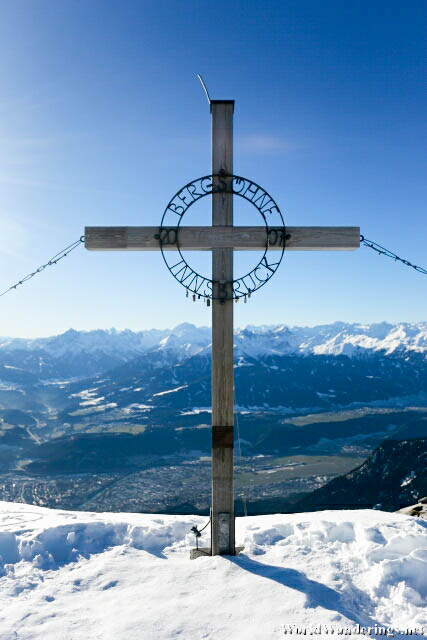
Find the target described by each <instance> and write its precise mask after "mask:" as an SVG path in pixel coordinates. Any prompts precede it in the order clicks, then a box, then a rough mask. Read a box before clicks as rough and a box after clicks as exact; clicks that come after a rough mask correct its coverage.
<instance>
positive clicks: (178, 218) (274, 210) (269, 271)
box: [156, 174, 286, 300]
mask: <svg viewBox="0 0 427 640" xmlns="http://www.w3.org/2000/svg"><path fill="white" fill-rule="evenodd" d="M214 193H232V194H234V195H236V196H240V197H241V198H244V199H245V200H247V201H248V202H250V203H251V204H253V205H254V207H255V208H256V209H257V211H258V212H259V214H260V216H261V217H262V220H263V222H264V225H265V248H264V251H263V254H262V257H261V259H260V260H259V261H258V263H257V264H256V266H255V267H254V268H253V269H252V270H251V271H249V272H248V273H246V274H245V275H244V276H240V277H239V278H235V279H234V280H233V281H232V282H219V283H215V284H218V285H219V286H218V287H215V286H214V282H213V280H212V279H211V278H208V277H207V276H204V275H202V274H200V273H198V272H197V271H196V270H195V269H193V268H192V267H191V266H190V265H189V264H188V262H187V260H186V259H185V258H184V256H183V254H182V251H181V247H180V245H179V236H180V228H182V221H183V219H184V216H185V213H186V212H187V211H188V209H189V208H190V207H191V206H192V205H193V204H194V203H195V202H197V201H198V200H200V199H201V198H204V197H205V196H208V195H211V194H214ZM156 237H157V238H158V240H159V242H160V249H161V252H162V256H163V260H164V262H165V264H166V266H167V268H168V269H169V271H170V272H171V274H172V275H173V277H174V278H175V280H177V281H178V282H179V283H180V284H182V286H183V287H185V288H186V289H187V295H188V292H192V294H193V299H195V298H196V297H197V298H208V299H211V300H213V299H219V300H227V299H230V298H233V299H238V298H243V297H244V298H245V299H246V297H250V296H251V294H252V293H253V292H254V291H257V290H258V289H260V288H261V287H262V286H264V285H265V283H266V282H268V281H269V280H270V279H271V277H272V276H273V274H274V273H275V272H276V271H277V269H278V267H279V265H280V263H281V261H282V258H283V253H284V251H285V245H286V227H285V222H284V219H283V216H282V213H281V211H280V209H279V207H278V206H277V204H276V202H275V201H274V200H273V198H272V197H271V196H270V194H269V193H267V191H265V189H263V188H262V187H260V186H259V185H258V184H256V182H254V181H253V180H249V179H248V178H243V177H241V176H235V175H225V174H224V175H209V176H203V177H201V178H197V179H196V180H193V181H192V182H189V183H188V184H186V185H185V186H184V187H182V189H180V190H179V191H178V192H177V193H176V194H175V195H174V196H173V198H172V199H171V200H170V201H169V203H168V205H167V206H166V209H165V211H164V213H163V216H162V220H161V223H160V229H159V234H158V235H157V236H156ZM171 245H173V248H174V249H176V250H177V251H178V255H179V257H177V255H176V252H175V251H173V252H172V251H167V252H165V249H166V248H168V249H170V248H172V247H171ZM272 247H275V251H274V254H272V253H271V252H270V248H272ZM278 247H280V248H279V249H278ZM280 249H281V250H280ZM182 250H183V251H185V248H183V249H182ZM279 252H280V253H279ZM278 254H279V257H278V258H277V255H278ZM272 255H274V258H273V257H272ZM214 291H218V294H217V295H214Z"/></svg>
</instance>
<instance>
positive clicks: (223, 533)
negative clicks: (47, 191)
mask: <svg viewBox="0 0 427 640" xmlns="http://www.w3.org/2000/svg"><path fill="white" fill-rule="evenodd" d="M201 81H202V80H201ZM202 84H203V87H204V89H205V92H206V96H207V98H208V101H209V105H210V112H211V116H212V172H211V174H210V175H207V176H203V177H201V178H198V179H196V180H193V181H191V182H189V183H188V184H187V185H185V187H183V188H182V189H180V190H179V191H178V192H177V193H176V194H175V196H174V197H173V198H172V199H171V200H170V201H169V203H168V205H167V206H166V209H165V211H164V214H163V217H162V219H161V223H160V225H159V226H158V227H124V226H120V227H86V228H85V246H86V249H89V250H91V251H156V250H158V251H161V253H162V256H163V259H164V261H165V263H166V265H167V266H168V268H169V270H170V272H171V273H172V275H173V276H174V277H175V278H176V279H177V280H178V281H179V282H180V283H181V284H182V285H183V286H184V287H185V288H186V289H187V294H188V293H189V292H191V295H192V297H193V299H196V298H202V297H203V298H206V299H207V302H208V304H212V504H211V547H210V550H208V553H209V552H210V554H211V555H235V553H236V545H235V526H234V524H235V516H234V478H233V443H234V370H233V301H234V300H238V299H239V298H244V299H245V301H246V299H247V298H248V297H250V296H251V294H253V293H254V292H255V291H256V290H257V289H259V288H260V287H261V286H263V285H264V284H265V283H266V282H268V281H269V280H270V279H271V277H272V276H273V274H274V273H275V271H276V270H277V268H278V266H279V265H280V262H281V259H282V257H283V252H284V251H285V249H286V250H287V251H313V250H344V251H345V250H353V249H357V248H358V247H359V246H360V228H359V227H286V226H285V223H284V220H283V217H282V214H281V212H280V209H279V207H278V205H277V203H276V202H275V201H274V200H273V198H272V197H271V196H270V195H269V194H268V193H267V191H265V189H263V188H262V187H260V186H259V185H258V184H257V183H256V182H254V181H253V180H250V179H248V178H244V177H242V176H237V175H234V174H233V113H234V100H211V99H210V98H209V95H208V93H207V90H206V87H205V85H204V83H203V81H202ZM206 196H210V197H211V200H212V226H200V227H195V226H184V225H183V224H182V222H183V220H184V217H185V213H186V211H187V210H188V209H189V207H191V206H193V205H194V204H195V203H196V202H198V201H199V200H200V199H201V198H204V197H206ZM234 196H239V197H241V198H244V199H245V200H246V201H248V202H250V203H251V204H252V205H254V207H255V208H256V210H257V211H258V213H259V215H260V217H261V220H262V224H261V225H260V226H248V227H241V226H233V197H234ZM235 250H238V251H251V250H258V251H261V253H262V256H261V258H260V259H259V260H258V262H257V264H256V265H255V266H254V268H253V269H252V270H251V271H250V272H249V273H247V274H245V275H243V276H240V277H238V278H234V276H233V251H235ZM182 251H211V253H212V274H211V277H209V276H208V275H203V274H200V273H198V272H197V271H196V270H194V269H193V268H192V267H191V266H190V265H189V264H188V262H187V261H186V259H185V258H184V255H183V254H182Z"/></svg>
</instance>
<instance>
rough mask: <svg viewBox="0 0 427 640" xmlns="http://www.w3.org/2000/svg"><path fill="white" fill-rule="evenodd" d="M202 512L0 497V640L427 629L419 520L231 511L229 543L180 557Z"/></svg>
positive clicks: (425, 541) (194, 639)
mask: <svg viewBox="0 0 427 640" xmlns="http://www.w3.org/2000/svg"><path fill="white" fill-rule="evenodd" d="M205 521H206V519H205V518H201V517H191V516H154V515H148V514H123V513H117V514H115V513H105V514H99V513H86V512H73V511H55V510H50V509H44V508H40V507H34V506H30V505H25V504H14V503H7V502H0V554H1V556H2V562H1V563H0V575H2V577H1V578H0V640H14V639H16V640H33V639H34V640H35V639H40V640H42V639H43V640H77V639H78V640H98V639H99V640H101V639H102V640H150V639H152V638H153V639H160V638H162V639H166V638H167V639H171V638H180V640H200V639H202V638H204V639H207V638H210V639H212V640H225V639H227V640H231V639H239V640H240V639H245V640H253V639H255V640H258V639H260V640H264V639H265V640H269V639H270V638H271V639H273V638H274V639H275V638H283V637H285V635H287V636H289V635H290V632H291V631H293V635H296V627H292V626H291V625H296V626H298V627H299V628H300V629H302V628H304V627H305V628H306V630H307V634H310V632H313V633H314V634H316V635H317V637H330V635H331V632H332V630H334V632H335V633H334V635H335V634H338V633H339V632H340V631H341V632H343V633H345V632H346V628H347V629H348V630H347V633H349V631H350V633H351V634H352V635H354V634H356V635H359V634H362V633H363V629H362V627H366V630H365V633H366V634H368V633H369V630H368V627H370V628H371V632H370V635H371V636H374V635H375V631H377V634H379V633H380V632H381V629H378V628H377V629H376V627H375V625H377V627H379V626H382V627H386V628H387V629H388V630H389V636H391V635H392V632H391V631H390V628H391V627H393V628H399V629H401V630H402V631H403V630H405V629H406V628H410V629H412V630H413V631H414V632H418V634H419V635H421V629H420V628H421V627H423V626H424V634H425V635H427V535H426V534H427V521H425V520H419V519H416V518H412V517H410V516H405V515H401V514H391V513H384V512H380V511H371V510H364V511H323V512H318V513H306V514H294V515H268V516H257V517H248V518H238V519H237V523H236V526H237V542H238V544H244V545H245V550H244V552H243V554H241V555H240V556H237V557H234V558H231V557H218V556H217V557H213V558H212V557H208V556H206V557H202V558H199V559H197V560H190V559H189V550H190V548H191V547H192V546H193V541H194V537H193V535H192V534H191V533H189V531H190V528H191V527H192V526H193V525H195V524H196V525H198V526H201V525H202V524H204V523H205ZM206 531H208V529H206ZM207 537H208V536H205V535H203V537H202V539H201V540H202V544H203V540H204V539H205V538H207ZM206 542H207V540H206ZM206 542H205V544H206ZM358 625H360V626H358ZM285 630H286V631H287V634H285ZM326 632H328V633H326ZM394 637H401V633H400V632H399V633H396V634H394ZM402 637H403V636H402Z"/></svg>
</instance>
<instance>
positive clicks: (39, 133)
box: [0, 0, 427, 337]
mask: <svg viewBox="0 0 427 640" xmlns="http://www.w3.org/2000/svg"><path fill="white" fill-rule="evenodd" d="M1 13H2V15H1V24H0V74H1V75H0V82H1V84H0V86H1V100H0V140H1V145H0V149H1V151H0V154H1V155H0V229H1V234H2V241H1V245H0V251H1V254H0V289H2V290H3V289H5V288H6V287H8V286H9V285H10V284H12V283H13V282H15V281H16V280H17V279H19V277H22V276H23V275H25V274H26V273H28V272H29V271H32V270H33V268H34V267H37V266H39V265H40V264H41V263H43V262H44V261H45V260H47V259H48V258H50V257H51V255H53V254H55V253H56V252H57V251H58V250H60V249H61V248H63V247H65V246H66V245H68V244H69V243H70V242H72V241H73V240H75V239H77V238H78V237H79V236H81V235H82V233H83V228H84V226H85V225H125V224H129V225H144V224H147V225H156V224H158V223H159V220H160V217H161V215H162V212H163V209H164V207H165V205H166V204H167V202H168V200H169V198H170V197H171V196H172V195H173V194H174V193H175V192H176V191H177V190H178V189H179V187H181V186H182V185H184V184H185V183H186V182H188V181H190V180H192V179H193V178H196V177H198V176H201V175H204V174H206V173H209V172H210V114H209V108H208V104H207V102H206V99H205V96H204V95H203V93H202V90H201V87H200V85H199V83H198V80H197V78H196V73H197V72H199V73H201V74H202V75H203V76H204V78H205V81H206V83H207V85H208V88H209V91H210V94H211V97H212V98H217V99H218V98H225V99H235V100H236V108H235V117H234V132H235V155H234V168H235V173H238V174H240V175H243V176H247V177H249V178H252V179H253V180H255V181H256V182H258V183H260V184H261V185H262V186H263V187H264V188H265V189H267V190H268V191H269V192H270V193H271V194H272V195H273V197H274V198H275V199H276V200H277V202H278V203H279V205H280V207H281V209H282V211H283V212H284V214H285V220H286V223H287V224H288V225H359V226H360V227H361V229H362V233H364V234H365V235H366V236H367V237H368V238H372V239H374V240H376V241H377V242H380V243H381V244H383V245H385V246H386V247H389V248H391V249H392V250H395V251H396V252H397V253H399V254H400V255H402V256H403V257H405V258H408V259H409V260H412V261H413V262H415V263H417V264H421V265H423V266H427V252H426V236H427V217H426V213H425V208H426V207H425V203H426V181H425V176H426V142H427V141H426V137H427V136H426V119H425V114H426V111H427V108H426V107H427V104H426V88H425V77H424V70H425V65H426V44H425V43H426V26H427V20H426V17H427V4H426V3H425V1H424V0H413V1H411V2H408V3H403V2H401V1H399V2H397V1H394V0H392V1H390V0H388V1H383V0H376V1H375V2H372V1H371V0H369V1H368V0H360V1H359V2H342V0H323V1H322V2H318V1H317V0H316V1H311V0H286V1H285V0H283V1H281V2H280V1H277V0H275V1H274V2H272V1H271V0H263V1H262V2H261V1H258V2H253V1H248V0H245V1H244V2H243V1H239V0H235V1H233V0H229V1H228V2H225V1H223V0H219V1H216V2H208V1H205V2H197V1H195V0H185V1H184V2H177V1H176V0H173V1H172V0H160V1H159V0H156V1H154V0H153V1H140V2H136V1H129V0H121V1H120V2H119V1H111V0H102V1H100V0H87V1H84V2H83V1H70V0H61V1H60V2H52V1H51V0H31V2H28V1H24V0H6V1H5V2H3V3H2V11H1ZM254 215H256V212H255V214H254ZM189 222H190V221H189ZM209 222H210V221H209V215H207V219H206V224H209ZM253 223H258V221H257V219H256V218H255V217H254V218H253ZM236 262H237V260H236ZM236 269H237V267H236ZM426 293H427V277H426V276H423V275H420V274H417V273H416V272H414V271H413V270H412V269H409V268H407V267H404V266H401V265H399V264H395V263H393V262H392V261H391V260H387V259H386V258H384V257H379V256H377V255H376V254H374V252H372V251H370V250H368V249H366V248H365V249H364V248H362V249H360V250H359V251H356V252H345V253H341V252H338V253H335V252H314V253H309V252H305V253H296V252H293V253H288V254H287V255H285V259H284V262H283V263H282V266H281V268H280V270H279V272H278V273H277V274H276V275H275V277H274V279H273V280H272V281H271V282H270V283H269V284H268V285H267V286H266V287H264V288H263V289H262V291H260V292H259V293H258V294H257V295H254V296H253V297H252V299H251V301H250V304H247V305H242V304H239V305H237V307H236V323H237V324H246V323H254V324H261V323H262V324H270V323H276V322H284V323H287V324H290V325H295V324H299V325H314V324H318V323H326V322H333V321H335V320H344V321H351V322H353V321H354V322H359V321H360V322H377V321H382V320H387V321H392V322H394V321H400V320H402V321H418V320H426V319H427V295H426ZM0 309H1V313H0V335H2V336H28V337H32V336H40V335H51V334H54V333H59V332H62V331H64V330H66V329H68V328H69V327H74V328H76V329H92V328H109V327H116V328H118V329H122V328H125V327H128V328H131V329H134V330H136V329H145V328H150V327H170V326H174V325H176V324H178V323H179V322H183V321H188V322H193V323H195V324H209V323H210V313H209V310H208V309H207V308H206V307H205V306H204V305H202V304H200V303H199V304H193V303H192V302H189V301H188V300H186V298H185V291H184V289H182V287H180V286H179V285H178V284H177V283H176V282H175V281H174V280H173V279H172V277H171V276H170V275H169V273H168V272H167V271H166V269H165V268H164V265H163V262H162V259H161V256H160V255H159V254H157V253H155V254H154V253H134V252H128V253H125V252H123V253H119V252H117V253H95V252H91V253H89V252H87V251H86V250H85V249H83V248H79V249H77V250H76V251H75V252H74V253H73V254H71V255H70V256H69V257H67V258H66V259H65V260H64V261H62V262H61V263H60V264H58V265H57V266H56V267H52V268H50V269H47V270H46V271H45V272H44V273H42V274H41V275H40V276H38V277H37V278H34V279H33V280H32V281H31V282H28V283H27V284H25V285H23V286H22V287H19V289H17V290H16V291H14V292H12V293H10V294H8V295H7V296H4V297H2V298H0Z"/></svg>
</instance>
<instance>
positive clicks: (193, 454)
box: [0, 323, 427, 514]
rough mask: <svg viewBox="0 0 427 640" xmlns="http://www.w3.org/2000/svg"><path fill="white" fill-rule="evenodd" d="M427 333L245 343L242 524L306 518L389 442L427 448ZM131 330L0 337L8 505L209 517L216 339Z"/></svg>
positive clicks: (240, 405) (239, 446)
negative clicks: (252, 519) (266, 517)
mask: <svg viewBox="0 0 427 640" xmlns="http://www.w3.org/2000/svg"><path fill="white" fill-rule="evenodd" d="M384 324H385V323H384ZM424 325H425V323H424V324H423V323H421V329H420V327H419V326H417V327H416V329H417V331H415V329H414V327H413V326H409V327H408V326H407V325H404V329H403V328H402V326H399V327H397V328H396V327H395V326H393V325H385V326H383V325H372V326H371V327H368V328H367V327H366V326H362V325H357V326H355V325H343V323H336V325H330V326H329V327H319V328H314V329H313V330H308V329H306V330H304V331H305V333H304V335H303V336H302V337H301V335H299V334H298V331H296V330H294V331H293V332H292V331H290V330H288V329H284V328H283V327H279V328H259V329H257V328H251V329H245V330H242V331H240V333H238V335H236V357H235V399H236V416H235V443H234V448H235V495H236V512H237V513H238V514H243V513H245V512H247V513H249V514H259V513H268V512H272V511H275V512H292V511H295V510H298V501H299V500H300V499H302V498H303V497H304V496H307V495H308V494H310V493H311V492H312V491H314V490H316V489H319V488H320V487H322V486H324V485H325V484H327V483H328V482H329V481H330V480H332V479H334V478H336V477H337V476H341V475H343V474H347V473H348V472H349V471H351V470H352V469H355V468H356V467H358V466H360V465H361V464H362V463H363V461H364V460H366V458H367V457H368V456H369V455H370V454H371V452H372V451H373V450H374V449H375V448H376V447H378V446H379V445H380V444H381V442H383V441H384V440H388V439H393V440H404V439H408V438H425V437H426V435H427V363H426V359H425V350H426V347H425V346H424V343H425V340H426V338H425V336H426V335H427V328H426V327H425V326H424ZM356 329H357V331H356ZM302 331H303V330H302V329H301V330H299V332H300V333H301V332H302ZM310 331H311V334H310ZM91 333H92V334H96V335H91ZM130 333H131V332H123V334H120V333H118V332H101V331H97V332H87V333H84V332H75V331H70V332H67V333H65V334H63V335H62V336H56V337H54V338H50V339H40V340H39V341H37V340H36V341H27V342H25V341H18V342H17V341H4V342H3V343H2V341H1V339H0V500H7V501H15V502H27V503H32V504H36V505H39V506H46V507H53V508H63V509H78V510H88V511H130V512H152V513H172V514H175V513H184V514H185V513H198V514H208V512H209V504H210V490H211V489H210V474H211V459H210V449H211V426H210V425H211V413H210V409H209V405H210V356H209V341H208V340H209V331H207V330H206V328H199V329H197V328H196V327H193V326H192V325H184V326H180V327H177V328H176V329H175V330H172V331H171V332H170V334H169V335H167V336H166V337H164V336H162V335H159V332H157V333H155V334H154V335H153V334H152V333H150V335H149V336H148V337H147V336H146V335H143V336H142V337H141V336H140V337H139V338H138V340H139V343H138V344H139V347H138V345H137V344H136V343H135V341H136V337H137V334H132V335H130ZM382 334H384V335H382ZM373 336H374V337H373ZM43 340H44V342H43ZM144 340H145V341H146V342H145V343H144V344H142V343H143V341H144ZM310 341H311V346H310ZM141 344H142V346H141ZM360 345H363V347H362V346H360ZM350 346H351V347H352V348H351V349H350ZM67 371H68V376H67ZM70 373H71V374H72V375H70ZM359 504H360V500H359ZM362 504H363V502H362ZM327 506H328V505H327V504H325V505H324V508H327ZM345 506H347V507H351V506H352V505H351V504H350V503H349V504H348V505H343V508H344V507H345ZM366 506H372V505H370V504H368V503H367V504H366ZM402 506H404V505H402Z"/></svg>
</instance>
